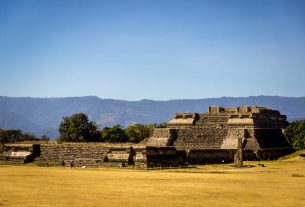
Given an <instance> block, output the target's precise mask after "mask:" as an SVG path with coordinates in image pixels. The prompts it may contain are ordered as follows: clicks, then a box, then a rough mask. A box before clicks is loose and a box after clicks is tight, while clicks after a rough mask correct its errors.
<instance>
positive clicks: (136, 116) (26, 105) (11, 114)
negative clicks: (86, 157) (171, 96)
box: [0, 96, 305, 138]
mask: <svg viewBox="0 0 305 207" xmlns="http://www.w3.org/2000/svg"><path fill="white" fill-rule="evenodd" d="M242 105H258V106H264V107H268V108H272V109H276V110H279V111H280V112H281V113H282V114H285V115H287V117H288V120H289V121H293V120H297V119H303V118H305V97H278V96H250V97H241V98H232V97H221V98H207V99H186V100H170V101H152V100H140V101H124V100H114V99H101V98H98V97H95V96H85V97H69V98H27V97H23V98H12V97H5V96H0V128H5V129H21V130H23V131H26V132H32V133H34V134H36V135H44V134H45V135H48V136H50V137H52V138H55V137H56V136H58V132H57V128H58V126H59V124H60V122H61V120H62V118H63V116H69V115H72V114H74V113H79V112H83V113H85V114H87V115H88V116H89V119H90V120H94V121H96V122H97V123H98V124H100V126H101V127H104V126H112V125H114V124H121V125H122V126H128V125H130V124H132V123H143V124H145V123H160V122H167V121H169V120H170V119H171V118H172V117H173V115H174V113H176V112H199V113H200V112H206V111H207V109H208V107H209V106H224V107H229V106H232V107H233V106H242Z"/></svg>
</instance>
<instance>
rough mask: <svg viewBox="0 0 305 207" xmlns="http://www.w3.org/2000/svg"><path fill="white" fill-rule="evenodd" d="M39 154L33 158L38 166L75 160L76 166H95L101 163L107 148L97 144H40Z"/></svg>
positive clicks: (67, 162)
mask: <svg viewBox="0 0 305 207" xmlns="http://www.w3.org/2000/svg"><path fill="white" fill-rule="evenodd" d="M40 151H41V154H40V156H39V157H38V158H36V159H35V162H36V163H37V164H38V165H40V166H52V165H61V163H62V161H65V162H66V164H67V165H69V163H70V161H71V160H75V165H76V166H84V165H85V166H91V167H97V166H101V165H103V162H104V161H105V158H106V155H107V152H108V148H107V147H106V146H104V145H99V144H42V145H40Z"/></svg>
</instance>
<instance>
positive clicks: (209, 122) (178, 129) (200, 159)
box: [147, 106, 291, 164]
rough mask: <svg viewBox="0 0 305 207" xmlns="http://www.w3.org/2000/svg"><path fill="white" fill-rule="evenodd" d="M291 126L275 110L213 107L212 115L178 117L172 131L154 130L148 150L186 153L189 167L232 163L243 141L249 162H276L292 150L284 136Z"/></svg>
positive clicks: (196, 114)
mask: <svg viewBox="0 0 305 207" xmlns="http://www.w3.org/2000/svg"><path fill="white" fill-rule="evenodd" d="M287 126H288V122H287V121H286V116H285V115H281V114H280V113H279V112H278V111H276V110H272V109H267V108H263V107H257V106H242V107H236V108H223V107H209V109H208V113H203V114H198V113H177V114H175V117H174V119H172V120H171V121H169V122H168V128H165V129H155V130H154V133H153V135H152V137H151V138H150V139H149V141H148V143H147V145H148V146H147V147H148V148H149V147H154V148H157V147H173V148H175V149H176V150H177V154H178V152H179V151H185V152H186V155H187V156H186V157H187V160H186V162H187V163H188V164H205V163H213V162H232V161H233V159H234V154H235V152H236V149H237V147H238V140H239V139H243V140H244V141H243V143H244V144H243V151H244V153H243V155H244V157H245V159H246V160H247V159H248V160H255V159H275V158H277V157H279V156H282V155H284V154H286V153H289V152H290V150H291V147H290V146H289V144H288V143H287V140H286V138H285V136H284V134H283V129H285V128H286V127H287ZM148 157H149V155H148ZM148 164H149V163H148Z"/></svg>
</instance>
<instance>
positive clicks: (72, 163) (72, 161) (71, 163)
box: [70, 160, 75, 169]
mask: <svg viewBox="0 0 305 207" xmlns="http://www.w3.org/2000/svg"><path fill="white" fill-rule="evenodd" d="M70 166H71V169H72V168H73V167H74V166H75V161H74V160H71V162H70Z"/></svg>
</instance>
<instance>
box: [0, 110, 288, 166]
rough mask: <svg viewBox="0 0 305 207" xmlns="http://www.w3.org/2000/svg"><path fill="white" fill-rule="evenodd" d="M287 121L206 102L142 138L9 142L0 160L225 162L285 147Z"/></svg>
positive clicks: (282, 151) (269, 155)
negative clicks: (200, 109) (107, 141)
mask: <svg viewBox="0 0 305 207" xmlns="http://www.w3.org/2000/svg"><path fill="white" fill-rule="evenodd" d="M287 125H288V122H287V121H286V116H285V115H281V114H280V112H278V111H276V110H272V109H267V108H263V107H257V106H241V107H236V108H223V107H209V109H208V112H207V113H202V114H198V113H177V114H175V116H174V119H173V120H171V121H169V122H168V127H167V128H163V129H154V131H153V133H152V136H151V137H150V138H149V139H148V141H147V143H146V144H142V145H141V144H137V145H135V144H119V145H113V144H104V143H102V144H99V143H96V144H85V143H78V144H76V143H74V144H68V143H64V144H41V145H39V144H36V145H20V144H19V145H18V144H15V145H14V144H12V145H7V146H6V148H5V151H4V152H3V153H2V154H1V155H0V160H2V161H3V162H6V163H26V162H32V161H34V162H36V163H37V164H38V165H41V166H52V165H60V164H61V163H62V161H63V160H64V161H65V162H70V161H71V160H73V159H74V160H75V163H76V166H84V165H85V166H89V167H105V166H107V167H124V166H133V167H141V168H150V167H168V166H173V167H174V166H177V167H178V166H183V165H197V164H207V163H229V162H233V161H234V156H235V163H236V164H237V165H242V161H243V160H266V159H276V158H278V157H280V156H283V155H286V154H288V153H291V152H292V151H293V149H292V148H291V147H290V146H289V144H288V143H287V140H286V138H285V136H284V134H283V130H284V129H285V128H286V127H287ZM239 142H241V143H239ZM238 146H239V147H238Z"/></svg>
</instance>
